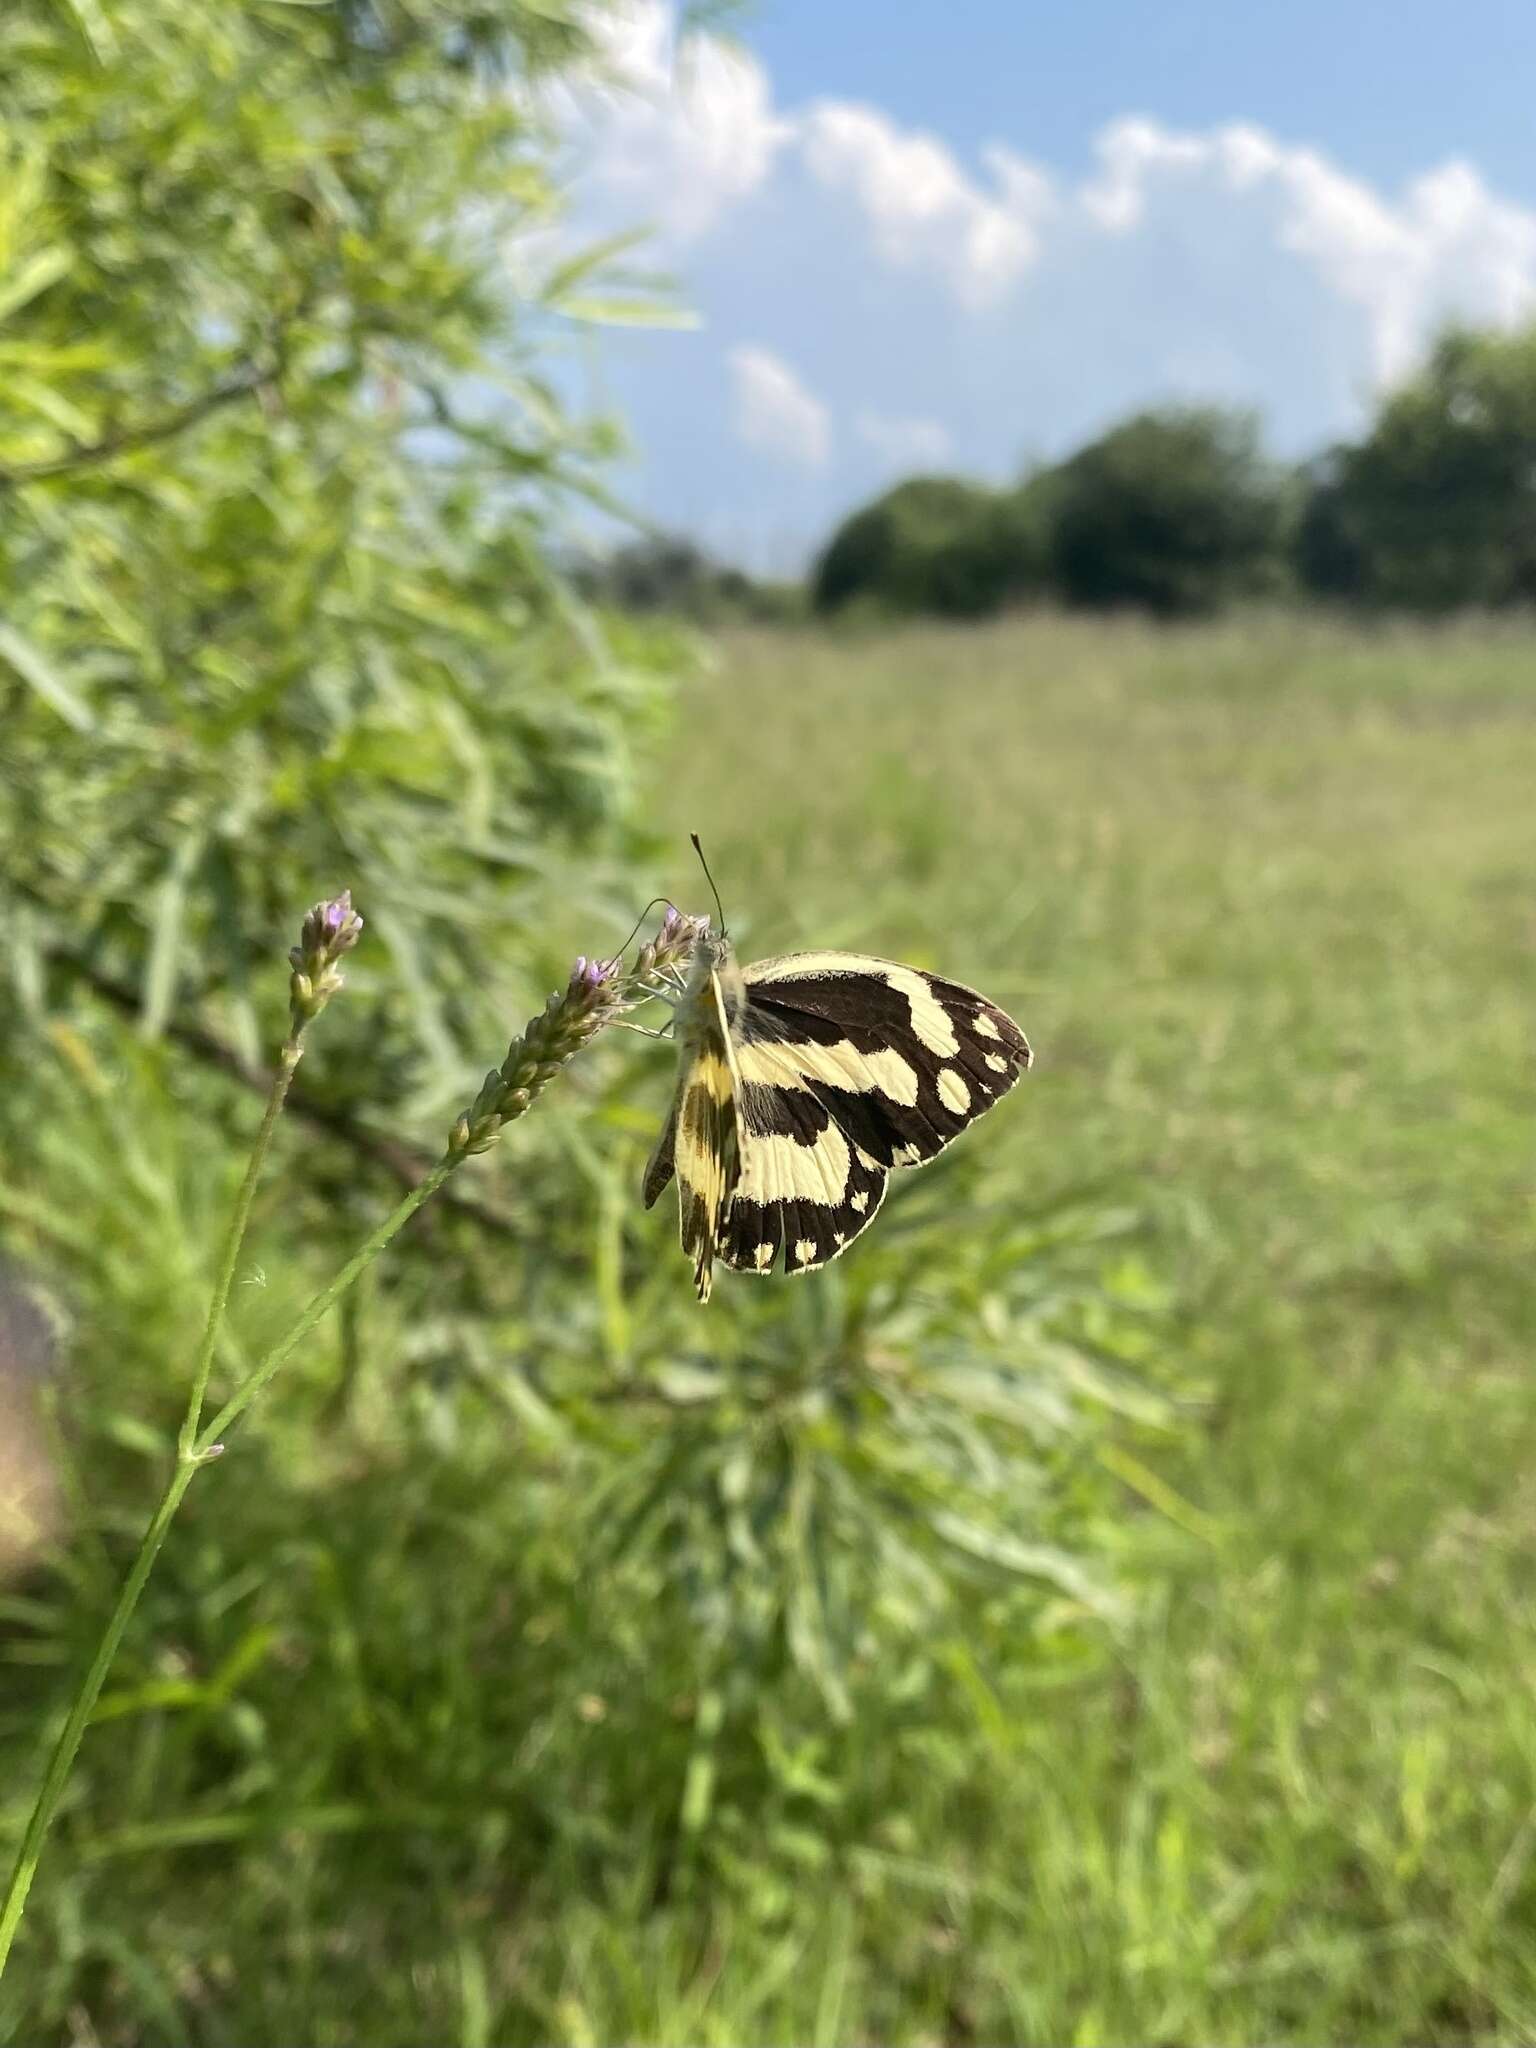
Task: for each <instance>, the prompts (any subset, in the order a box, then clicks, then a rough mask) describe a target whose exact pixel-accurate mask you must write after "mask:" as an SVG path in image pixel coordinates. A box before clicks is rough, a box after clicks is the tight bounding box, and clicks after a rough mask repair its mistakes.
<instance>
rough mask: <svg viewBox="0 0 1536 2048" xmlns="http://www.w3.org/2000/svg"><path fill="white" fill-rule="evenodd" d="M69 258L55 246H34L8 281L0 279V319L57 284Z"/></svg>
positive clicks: (66, 251)
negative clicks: (39, 247)
mask: <svg viewBox="0 0 1536 2048" xmlns="http://www.w3.org/2000/svg"><path fill="white" fill-rule="evenodd" d="M70 260H71V259H70V254H69V251H68V250H67V249H64V248H60V247H58V246H54V247H53V248H49V249H36V250H34V251H33V253H32V254H31V255H30V256H29V257H28V258H27V260H26V262H25V263H23V264H22V265H21V266H20V267H19V269H18V270H17V271H16V272H15V274H14V275H13V276H12V277H11V278H10V279H9V280H8V281H6V282H4V283H0V320H5V319H8V318H9V317H10V315H11V314H12V313H14V312H16V311H17V310H18V309H19V308H20V307H22V306H24V305H26V304H27V302H28V301H29V300H30V299H35V298H36V297H37V296H38V295H39V293H41V292H45V291H47V289H48V287H49V286H50V285H51V284H57V283H58V281H59V279H60V278H61V277H62V276H63V275H64V273H65V272H66V271H67V270H68V269H69V267H70Z"/></svg>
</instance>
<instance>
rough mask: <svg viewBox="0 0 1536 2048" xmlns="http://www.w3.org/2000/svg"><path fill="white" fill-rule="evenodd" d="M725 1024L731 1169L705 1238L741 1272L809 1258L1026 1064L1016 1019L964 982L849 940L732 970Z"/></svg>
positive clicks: (859, 1226) (836, 1243)
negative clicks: (738, 993) (836, 947)
mask: <svg viewBox="0 0 1536 2048" xmlns="http://www.w3.org/2000/svg"><path fill="white" fill-rule="evenodd" d="M745 995H746V1000H745V1001H744V1002H743V1003H742V1005H741V1006H740V1008H739V1009H738V1012H737V1015H736V1018H735V1028H734V1031H733V1033H732V1045H731V1050H732V1052H733V1053H734V1063H735V1078H736V1080H737V1083H738V1086H739V1101H738V1119H739V1127H740V1140H741V1177H740V1181H739V1184H738V1186H737V1188H736V1191H735V1194H734V1198H733V1199H732V1200H731V1202H730V1204H729V1206H728V1210H727V1213H726V1216H725V1221H724V1227H723V1230H722V1233H721V1241H720V1244H719V1247H718V1249H719V1251H720V1255H721V1256H722V1258H724V1260H725V1261H726V1263H727V1264H728V1265H730V1266H734V1267H736V1268H738V1269H739V1270H741V1271H744V1272H760V1273H766V1272H771V1271H773V1270H774V1268H775V1266H776V1265H781V1266H782V1269H783V1270H784V1271H786V1272H792V1273H799V1272H810V1271H812V1270H813V1269H814V1268H815V1267H817V1266H820V1265H824V1264H825V1263H826V1262H827V1260H828V1259H832V1258H836V1256H837V1255H838V1253H839V1252H840V1251H842V1250H843V1249H844V1248H845V1246H846V1245H848V1244H850V1243H851V1242H852V1240H853V1239H854V1237H856V1236H857V1235H858V1233H859V1232H860V1231H861V1230H863V1229H864V1228H865V1227H866V1225H867V1224H868V1223H869V1221H870V1220H871V1218H872V1217H873V1216H874V1214H875V1212H876V1210H877V1209H878V1208H879V1206H880V1202H881V1199H882V1197H883V1195H884V1192H885V1182H886V1175H887V1173H888V1172H889V1171H890V1169H892V1168H893V1167H898V1166H920V1165H923V1164H924V1163H925V1162H926V1161H928V1160H930V1159H932V1158H934V1157H935V1156H936V1155H937V1154H938V1153H939V1152H941V1151H943V1149H944V1147H945V1146H946V1145H948V1144H950V1143H951V1142H952V1140H953V1139H955V1138H957V1137H958V1136H959V1135H960V1133H961V1131H963V1130H964V1129H965V1128H966V1127H967V1125H969V1124H971V1123H974V1122H975V1120H976V1118H977V1117H978V1116H980V1115H981V1114H982V1112H983V1111H984V1110H986V1109H989V1108H990V1107H991V1106H992V1104H993V1103H994V1102H996V1101H998V1100H999V1099H1000V1098H1001V1097H1002V1096H1004V1095H1006V1094H1007V1092H1008V1090H1009V1089H1010V1088H1012V1086H1013V1085H1014V1083H1015V1082H1016V1081H1017V1080H1018V1078H1019V1075H1020V1074H1021V1073H1022V1072H1023V1071H1024V1069H1025V1068H1026V1067H1027V1066H1028V1065H1029V1062H1030V1050H1029V1045H1028V1042H1027V1040H1026V1039H1025V1037H1024V1034H1023V1032H1022V1031H1021V1030H1020V1029H1019V1027H1018V1025H1017V1024H1015V1023H1014V1021H1013V1019H1012V1018H1011V1017H1009V1016H1008V1015H1007V1014H1006V1012H1004V1011H1002V1010H1000V1009H998V1007H997V1005H996V1004H995V1003H991V1002H989V1001H988V1000H987V998H986V997H985V996H982V995H979V994H978V993H977V992H976V990H975V989H971V988H966V987H965V986H964V985H963V984H962V983H960V982H956V981H947V980H944V979H943V978H942V977H940V976H938V975H932V974H925V973H923V972H921V971H920V970H919V969H917V968H914V967H904V966H902V965H900V964H899V963H898V962H896V961H891V960H880V959H875V958H872V957H870V956H869V955H866V954H859V953H790V954H785V955H784V956H782V957H781V958H778V959H773V960H762V961H759V962H758V963H757V964H756V965H755V966H752V967H749V968H747V969H746V972H745Z"/></svg>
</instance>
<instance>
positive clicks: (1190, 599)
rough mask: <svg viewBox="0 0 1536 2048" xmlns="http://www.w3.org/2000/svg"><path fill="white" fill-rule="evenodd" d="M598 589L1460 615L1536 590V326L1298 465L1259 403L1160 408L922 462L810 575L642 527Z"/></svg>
mask: <svg viewBox="0 0 1536 2048" xmlns="http://www.w3.org/2000/svg"><path fill="white" fill-rule="evenodd" d="M596 587H597V588H599V589H600V590H601V591H602V594H604V595H607V596H608V597H609V598H610V599H612V600H613V601H616V602H617V603H618V604H619V605H620V606H621V607H623V608H625V609H637V610H642V611H643V610H666V609H674V610H683V611H687V612H689V613H691V614H693V615H695V616H703V617H710V618H717V617H720V616H722V615H736V616H741V615H747V616H753V617H759V618H763V617H768V618H772V617H780V616H783V615H784V614H785V612H786V611H787V610H798V609H800V608H801V607H802V606H803V605H804V604H806V603H808V604H809V606H810V607H811V609H813V610H814V611H816V612H817V613H820V614H823V615H831V614H838V613H845V612H854V611H872V612H882V613H906V614H926V615H930V616H938V617H948V618H955V619H975V618H984V617H987V616H989V615H991V614H994V613H996V612H999V611H1002V610H1004V609H1006V608H1007V607H1008V606H1010V605H1014V604H1020V603H1028V602H1040V601H1044V602H1056V603H1062V604H1066V605H1071V606H1076V607H1082V608H1086V609H1100V610H1107V609H1116V608H1136V609H1140V610H1143V611H1147V612H1150V613H1152V614H1154V615H1157V616H1160V617H1165V618H1179V617H1198V616H1200V615H1203V614H1209V613H1211V612H1215V611H1218V610H1220V609H1222V608H1223V607H1224V606H1226V605H1228V604H1231V603H1233V602H1236V601H1239V600H1242V599H1254V598H1259V599H1263V598H1284V597H1287V596H1298V597H1307V598H1316V599H1322V600H1327V601H1330V602H1333V603H1342V604H1352V605H1357V606H1360V607H1374V608H1381V609H1402V610H1411V611H1418V612H1427V613H1434V612H1447V611H1453V610H1457V609H1461V608H1464V607H1470V606H1480V607H1487V606H1504V605H1511V604H1519V603H1524V602H1528V601H1530V600H1531V599H1532V598H1536V326H1533V327H1530V328H1528V329H1526V330H1524V331H1521V332H1516V333H1507V334H1493V333H1478V332H1471V331H1466V330H1455V331H1452V332H1449V333H1447V334H1445V335H1444V336H1443V337H1442V338H1441V340H1440V341H1439V342H1438V344H1437V345H1436V346H1435V348H1434V349H1433V351H1432V352H1431V354H1430V357H1429V360H1428V361H1427V363H1426V364H1425V365H1424V367H1423V369H1422V370H1421V371H1420V373H1419V374H1418V375H1417V376H1416V377H1414V378H1413V379H1412V380H1411V381H1409V382H1407V383H1405V384H1402V385H1400V386H1398V387H1397V388H1395V389H1394V390H1393V391H1392V392H1390V393H1389V394H1388V395H1387V396H1386V397H1385V398H1384V399H1383V400H1382V401H1381V403H1380V405H1379V407H1378V409H1377V412H1376V415H1375V417H1374V419H1373V420H1372V422H1371V423H1370V426H1369V428H1368V430H1367V431H1366V433H1365V434H1364V435H1363V437H1362V438H1361V439H1359V440H1358V441H1355V442H1351V443H1347V444H1340V445H1339V446H1336V447H1334V448H1331V449H1329V450H1328V451H1327V452H1326V453H1324V454H1323V455H1321V456H1319V457H1317V458H1315V459H1314V460H1312V461H1310V462H1307V463H1303V464H1301V465H1299V466H1287V465H1284V464H1281V463H1279V462H1276V461H1274V460H1272V459H1271V458H1270V457H1269V456H1268V455H1267V454H1266V452H1265V450H1264V447H1263V443H1262V439H1261V435H1260V427H1259V422H1258V419H1257V417H1256V416H1255V415H1254V414H1253V413H1251V412H1245V411H1239V410H1234V409H1231V408H1226V407H1221V406H1211V405H1185V406H1168V407H1161V408H1154V409H1152V410H1149V411H1144V412H1139V413H1137V414H1135V415H1134V416H1133V417H1132V418H1130V419H1127V420H1124V421H1122V422H1121V423H1120V424H1118V425H1116V426H1114V427H1112V428H1110V429H1109V431H1108V432H1106V433H1104V434H1102V435H1100V436H1099V437H1098V438H1097V439H1096V440H1093V441H1091V442H1089V443H1088V444H1087V445H1086V446H1085V447H1082V448H1079V449H1078V450H1077V451H1076V452H1075V453H1074V454H1072V455H1070V456H1068V457H1067V458H1066V459H1065V460H1064V461H1062V462H1059V463H1056V464H1053V465H1051V466H1049V467H1046V468H1041V469H1037V470H1035V471H1033V472H1032V473H1030V474H1029V475H1027V476H1025V477H1024V478H1022V479H1021V480H1020V481H1018V482H1016V483H1012V484H1007V485H1002V486H994V485H989V484H985V483H981V482H977V481H975V480H973V479H971V478H967V477H962V476H914V477H909V478H907V479H906V480H905V481H903V482H901V483H898V484H896V485H894V486H893V487H892V488H891V489H889V490H887V491H884V492H883V493H882V494H881V495H880V496H879V497H877V498H875V499H873V500H872V501H871V502H870V503H869V504H866V505H863V506H861V507H860V508H859V509H857V510H856V511H854V512H852V513H851V514H850V515H849V516H848V517H847V518H846V519H844V520H843V521H842V523H841V524H840V525H839V526H838V527H837V529H836V530H835V532H834V533H833V534H832V535H831V537H830V538H829V539H828V541H827V542H826V544H825V546H824V547H823V548H822V549H821V551H820V553H819V555H818V556H817V558H816V560H815V562H814V564H813V566H812V568H811V571H810V574H809V577H808V580H807V584H806V587H805V589H804V591H803V592H798V593H791V592H789V591H787V590H786V589H784V588H783V587H776V586H773V587H767V588H765V587H763V586H760V585H756V584H753V583H751V582H750V580H749V579H747V578H745V577H744V576H742V575H741V573H740V572H739V571H733V570H725V569H721V568H720V567H719V566H718V565H716V564H714V563H712V562H711V561H710V560H709V558H708V556H707V555H706V554H705V553H704V552H703V551H702V550H700V549H699V548H697V547H694V546H692V545H691V544H690V543H688V542H686V541H681V540H677V539H667V540H661V541H650V540H647V541H640V542H637V543H634V544H633V545H631V546H630V547H628V548H626V549H621V550H620V551H619V553H618V555H616V556H615V557H613V558H612V560H611V561H610V562H609V563H608V564H606V565H604V568H603V570H602V572H601V573H600V575H599V576H598V577H597V578H596Z"/></svg>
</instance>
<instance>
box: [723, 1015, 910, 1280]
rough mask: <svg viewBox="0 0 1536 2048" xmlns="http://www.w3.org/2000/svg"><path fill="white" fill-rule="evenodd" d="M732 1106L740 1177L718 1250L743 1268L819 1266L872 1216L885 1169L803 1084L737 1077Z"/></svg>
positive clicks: (802, 1268)
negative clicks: (736, 1121)
mask: <svg viewBox="0 0 1536 2048" xmlns="http://www.w3.org/2000/svg"><path fill="white" fill-rule="evenodd" d="M745 1044H746V1041H744V1042H743V1043H742V1044H738V1046H737V1048H736V1056H737V1062H738V1068H739V1065H740V1060H741V1054H742V1052H743V1051H744V1049H745ZM739 1111H740V1132H741V1178H740V1180H739V1181H738V1183H737V1186H736V1192H735V1195H734V1196H733V1198H732V1201H731V1206H730V1212H729V1214H728V1215H727V1217H726V1221H725V1226H724V1229H723V1231H722V1233H721V1238H720V1246H719V1250H720V1256H721V1257H722V1258H723V1259H724V1260H725V1262H726V1264H727V1265H728V1266H734V1267H735V1268H736V1269H737V1270H738V1271H739V1272H744V1273H771V1272H773V1271H774V1270H775V1269H776V1268H777V1270H779V1271H780V1272H788V1273H809V1272H811V1271H812V1270H813V1269H814V1268H815V1267H817V1266H824V1265H825V1264H826V1263H827V1261H828V1260H829V1259H835V1258H836V1257H837V1255H838V1253H839V1252H840V1251H842V1250H844V1249H845V1247H846V1246H848V1245H849V1244H851V1243H852V1242H853V1240H854V1238H856V1237H857V1236H858V1234H859V1232H860V1231H861V1230H863V1229H864V1228H865V1226H866V1225H867V1224H868V1223H869V1222H871V1220H872V1219H873V1217H874V1215H875V1212H876V1210H877V1209H878V1208H879V1207H880V1204H881V1201H882V1200H883V1198H884V1195H885V1182H886V1175H885V1173H884V1171H883V1170H882V1168H881V1167H879V1166H878V1165H877V1164H876V1163H875V1161H874V1160H873V1159H871V1158H869V1156H868V1155H867V1154H866V1153H864V1152H863V1151H862V1150H861V1149H860V1148H859V1146H858V1145H857V1144H856V1143H855V1142H854V1141H853V1140H851V1139H850V1138H849V1136H848V1134H847V1133H846V1131H844V1130H843V1128H842V1127H841V1125H840V1124H839V1123H838V1121H837V1119H836V1117H835V1116H834V1115H833V1113H832V1111H831V1110H829V1109H828V1108H827V1107H826V1105H825V1104H824V1103H822V1102H820V1101H818V1100H817V1098H816V1097H815V1096H814V1095H813V1094H811V1093H810V1092H809V1091H808V1090H806V1089H802V1088H793V1087H786V1088H780V1087H774V1086H770V1085H764V1084H763V1083H760V1082H750V1081H747V1080H745V1079H743V1081H742V1087H741V1096H740V1103H739Z"/></svg>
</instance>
